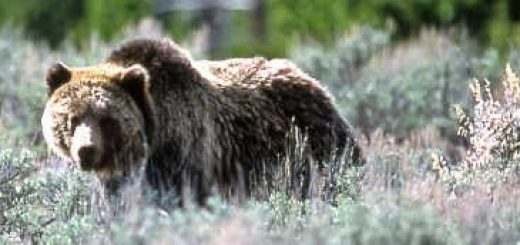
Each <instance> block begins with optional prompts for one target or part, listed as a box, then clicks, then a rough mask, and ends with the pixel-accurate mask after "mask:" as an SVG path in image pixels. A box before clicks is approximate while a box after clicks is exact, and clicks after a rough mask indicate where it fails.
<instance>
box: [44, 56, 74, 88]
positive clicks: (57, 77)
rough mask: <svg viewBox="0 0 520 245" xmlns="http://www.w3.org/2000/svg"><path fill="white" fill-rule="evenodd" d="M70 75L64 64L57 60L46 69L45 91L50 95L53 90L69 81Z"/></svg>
mask: <svg viewBox="0 0 520 245" xmlns="http://www.w3.org/2000/svg"><path fill="white" fill-rule="evenodd" d="M71 77H72V72H71V71H70V68H69V67H67V66H66V65H65V64H63V63H61V62H58V63H56V64H54V65H52V66H51V67H50V68H49V70H47V77H46V80H47V93H48V94H49V95H51V94H52V92H54V90H56V89H57V88H59V87H60V86H61V85H63V84H65V83H67V82H68V81H70V78H71Z"/></svg>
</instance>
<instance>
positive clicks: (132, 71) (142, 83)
mask: <svg viewBox="0 0 520 245" xmlns="http://www.w3.org/2000/svg"><path fill="white" fill-rule="evenodd" d="M119 84H120V86H121V87H123V89H125V90H126V91H127V92H128V93H130V95H132V96H134V95H137V94H140V93H142V92H148V89H149V78H148V72H147V71H146V69H145V68H144V67H143V66H141V65H138V64H135V65H132V66H130V67H128V68H126V69H125V70H124V71H123V72H122V73H121V81H120V83H119Z"/></svg>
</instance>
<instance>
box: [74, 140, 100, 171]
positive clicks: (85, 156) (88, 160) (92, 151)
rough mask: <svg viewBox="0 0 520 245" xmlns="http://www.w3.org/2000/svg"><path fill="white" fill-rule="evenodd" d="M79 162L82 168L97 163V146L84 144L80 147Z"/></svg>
mask: <svg viewBox="0 0 520 245" xmlns="http://www.w3.org/2000/svg"><path fill="white" fill-rule="evenodd" d="M78 158H79V163H80V165H81V167H82V168H87V169H88V168H90V167H93V166H94V165H95V164H96V162H95V161H96V148H95V147H94V146H82V147H81V148H79V149H78Z"/></svg>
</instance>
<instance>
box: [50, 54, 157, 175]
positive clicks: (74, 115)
mask: <svg viewBox="0 0 520 245" xmlns="http://www.w3.org/2000/svg"><path fill="white" fill-rule="evenodd" d="M47 84H48V92H49V100H48V101H47V104H46V106H45V110H44V113H43V115H42V128H43V134H44V137H45V140H46V142H47V144H48V145H49V147H50V148H51V149H52V150H53V151H54V152H56V153H57V154H58V155H60V156H61V157H63V158H65V159H67V160H69V161H70V162H72V163H74V164H76V165H78V166H79V167H80V168H81V169H82V170H85V171H94V172H95V173H96V174H97V175H98V177H101V178H103V179H108V178H111V177H115V176H121V175H125V176H127V175H131V174H133V173H135V171H136V169H138V168H139V167H140V166H143V165H144V162H145V161H146V159H147V157H148V155H149V148H150V144H149V140H148V137H150V135H147V133H148V132H147V130H146V129H147V123H152V122H147V116H145V114H147V113H150V111H149V110H152V109H151V108H152V105H151V103H152V102H151V99H150V97H149V92H148V76H147V73H146V70H145V69H144V68H142V67H141V66H138V65H137V66H132V67H129V68H122V67H117V66H113V65H101V66H97V67H89V68H72V69H71V68H68V67H66V66H65V65H63V64H56V65H54V66H53V67H51V68H50V69H49V72H48V74H47Z"/></svg>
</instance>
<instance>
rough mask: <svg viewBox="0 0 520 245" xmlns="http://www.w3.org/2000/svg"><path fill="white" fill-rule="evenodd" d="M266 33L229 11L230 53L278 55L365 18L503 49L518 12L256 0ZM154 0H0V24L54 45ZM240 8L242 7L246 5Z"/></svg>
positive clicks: (179, 28)
mask: <svg viewBox="0 0 520 245" xmlns="http://www.w3.org/2000/svg"><path fill="white" fill-rule="evenodd" d="M264 1H265V6H266V15H267V16H266V18H265V22H266V23H265V26H266V31H265V32H266V33H265V34H266V37H265V38H262V40H257V39H258V38H257V37H255V36H254V35H252V34H251V32H252V29H254V28H253V27H252V25H251V22H253V21H254V18H251V17H247V18H244V15H251V14H244V13H245V12H244V11H232V13H231V16H232V18H231V19H232V20H231V22H232V23H231V25H230V27H229V30H228V32H229V33H232V35H227V36H228V39H229V40H226V41H227V42H229V43H231V47H230V49H229V52H230V53H231V55H241V56H242V55H252V54H262V55H265V56H280V55H284V54H285V52H286V51H287V50H288V45H289V44H290V43H291V42H292V41H293V39H294V38H295V36H304V37H312V38H313V39H315V40H318V41H320V42H324V43H328V44H330V43H332V42H333V41H334V40H336V38H337V37H338V36H340V35H342V34H343V32H344V31H345V30H347V29H348V28H350V27H352V26H355V25H359V24H368V25H372V26H375V27H379V28H382V27H388V26H390V27H391V28H393V29H394V30H395V31H394V33H393V34H394V35H395V37H396V38H405V37H409V36H411V35H412V36H413V35H416V34H418V33H419V30H420V29H421V28H422V27H424V26H430V27H440V28H450V27H452V26H459V27H465V28H467V29H468V30H469V31H470V34H471V35H474V36H476V37H478V38H479V39H480V40H481V41H483V42H485V43H487V44H491V45H492V46H493V47H496V48H498V49H499V50H501V51H504V50H506V49H508V48H509V45H510V44H511V43H513V44H514V43H516V44H519V43H520V11H519V10H518V9H519V4H518V3H517V2H516V1H514V0H497V1H493V2H489V1H485V0H440V1H435V0H403V1H392V0H369V1H363V0H341V1H328V0H300V1H284V0H264ZM158 2H159V1H154V0H114V1H103V0H61V1H60V0H44V1H37V0H27V1H18V2H13V1H8V0H0V23H3V24H6V23H10V24H14V25H19V26H23V27H24V28H25V30H26V33H27V34H28V35H29V36H30V37H32V38H35V39H42V40H46V41H47V42H48V43H49V44H50V45H51V46H52V47H57V46H58V45H60V44H61V43H62V41H63V40H64V39H65V38H66V37H67V36H69V35H71V36H73V37H74V39H75V40H76V43H78V44H81V43H82V42H84V40H88V37H89V36H90V35H91V34H92V33H93V32H95V33H98V34H99V35H100V36H101V37H102V38H103V39H105V40H110V39H112V38H114V37H115V36H117V34H118V33H120V31H121V29H122V28H123V27H125V26H126V25H128V24H131V23H136V22H137V21H138V20H140V19H141V18H143V17H145V16H152V15H154V13H153V9H154V8H156V4H157V3H158ZM246 13H247V12H246ZM200 17H201V13H200V11H173V12H171V13H170V14H169V15H162V16H161V17H160V20H161V21H162V22H163V24H164V26H165V28H166V29H167V30H168V31H169V32H171V33H172V34H174V36H175V37H176V38H179V39H183V38H185V37H186V36H187V35H189V33H190V31H192V30H195V29H196V28H195V27H200V26H201V23H202V21H201V19H200Z"/></svg>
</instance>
